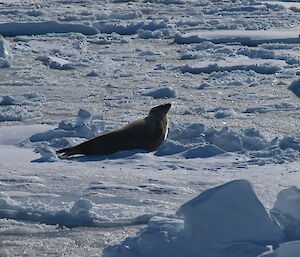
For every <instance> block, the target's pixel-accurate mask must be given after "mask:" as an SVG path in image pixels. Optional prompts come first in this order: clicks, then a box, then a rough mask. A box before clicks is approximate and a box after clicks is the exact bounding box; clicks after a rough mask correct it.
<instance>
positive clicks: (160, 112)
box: [148, 103, 171, 119]
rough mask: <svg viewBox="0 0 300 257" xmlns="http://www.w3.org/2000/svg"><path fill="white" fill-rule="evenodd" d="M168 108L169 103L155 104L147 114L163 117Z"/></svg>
mask: <svg viewBox="0 0 300 257" xmlns="http://www.w3.org/2000/svg"><path fill="white" fill-rule="evenodd" d="M170 108H171V104H170V103H167V104H161V105H158V106H155V107H153V108H152V109H151V110H150V112H149V115H148V116H151V117H156V118H157V119H163V118H164V117H165V116H166V115H167V113H168V111H169V110H170Z"/></svg>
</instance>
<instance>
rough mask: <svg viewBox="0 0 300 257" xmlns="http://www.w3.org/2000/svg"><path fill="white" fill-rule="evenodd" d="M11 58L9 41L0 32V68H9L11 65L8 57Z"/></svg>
mask: <svg viewBox="0 0 300 257" xmlns="http://www.w3.org/2000/svg"><path fill="white" fill-rule="evenodd" d="M11 58H12V53H11V49H10V46H9V43H8V41H7V40H6V39H4V38H3V36H2V35H1V34H0V68H9V67H10V66H11V65H10V63H9V59H11Z"/></svg>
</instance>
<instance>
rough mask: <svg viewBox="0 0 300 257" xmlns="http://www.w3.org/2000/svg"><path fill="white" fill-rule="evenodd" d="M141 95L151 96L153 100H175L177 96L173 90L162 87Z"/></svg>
mask: <svg viewBox="0 0 300 257" xmlns="http://www.w3.org/2000/svg"><path fill="white" fill-rule="evenodd" d="M142 95H144V96H152V97H153V98H154V99H160V98H175V97H176V96H177V93H176V91H175V90H174V89H172V88H170V87H162V88H159V89H155V90H153V91H150V92H147V93H143V94H142Z"/></svg>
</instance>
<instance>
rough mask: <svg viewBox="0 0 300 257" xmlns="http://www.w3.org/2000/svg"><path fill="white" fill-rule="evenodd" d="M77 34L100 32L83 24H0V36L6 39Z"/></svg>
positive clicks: (47, 22) (50, 22)
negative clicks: (49, 34)
mask: <svg viewBox="0 0 300 257" xmlns="http://www.w3.org/2000/svg"><path fill="white" fill-rule="evenodd" d="M69 32H77V33H82V34H84V35H94V34H97V33H98V30H97V29H95V28H93V27H90V26H87V25H81V24H71V23H58V22H55V21H42V22H24V23H18V22H9V23H1V24H0V34H1V35H2V36H4V37H15V36H20V35H26V36H31V35H44V34H47V33H69Z"/></svg>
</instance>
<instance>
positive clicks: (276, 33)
mask: <svg viewBox="0 0 300 257" xmlns="http://www.w3.org/2000/svg"><path fill="white" fill-rule="evenodd" d="M203 41H210V42H213V43H215V44H221V43H222V44H224V43H227V44H228V43H240V44H242V45H246V46H257V45H260V44H263V43H285V44H295V43H299V42H300V38H299V30H298V29H297V30H288V31H287V30H268V31H264V30H251V31H249V30H219V31H199V32H197V33H194V32H191V33H186V34H183V35H179V34H177V35H176V36H175V38H174V42H175V43H178V44H191V43H200V42H203Z"/></svg>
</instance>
